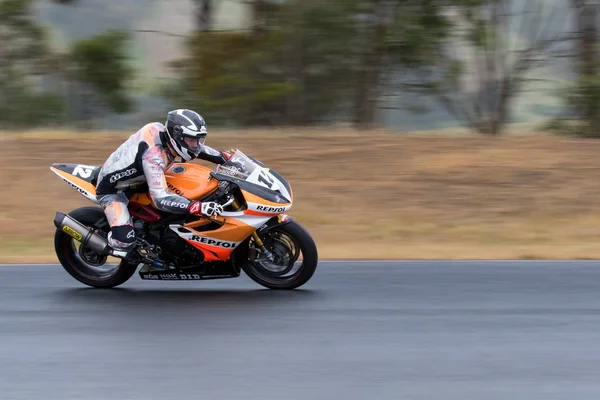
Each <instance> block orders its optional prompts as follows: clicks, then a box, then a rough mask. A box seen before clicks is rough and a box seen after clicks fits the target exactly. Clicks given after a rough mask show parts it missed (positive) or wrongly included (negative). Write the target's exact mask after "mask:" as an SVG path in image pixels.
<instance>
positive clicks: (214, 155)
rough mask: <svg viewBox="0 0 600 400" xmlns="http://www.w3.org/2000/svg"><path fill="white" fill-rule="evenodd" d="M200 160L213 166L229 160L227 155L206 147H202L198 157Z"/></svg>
mask: <svg viewBox="0 0 600 400" xmlns="http://www.w3.org/2000/svg"><path fill="white" fill-rule="evenodd" d="M198 158H199V159H200V160H206V161H210V162H212V163H215V164H225V163H226V162H227V160H228V159H229V153H227V152H224V151H223V152H221V151H218V150H215V149H213V148H212V147H209V146H207V145H203V146H202V151H201V152H200V154H199V155H198Z"/></svg>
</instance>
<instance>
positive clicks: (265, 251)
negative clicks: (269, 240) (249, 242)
mask: <svg viewBox="0 0 600 400" xmlns="http://www.w3.org/2000/svg"><path fill="white" fill-rule="evenodd" d="M252 238H253V239H254V241H255V242H256V245H257V246H258V247H259V248H260V250H261V251H262V255H263V256H264V257H265V258H266V259H267V260H269V261H273V259H274V257H273V253H271V252H270V251H269V249H267V248H266V247H265V244H264V243H263V241H262V240H260V237H259V236H258V233H256V231H254V232H252Z"/></svg>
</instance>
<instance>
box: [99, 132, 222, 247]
mask: <svg viewBox="0 0 600 400" xmlns="http://www.w3.org/2000/svg"><path fill="white" fill-rule="evenodd" d="M165 130H166V128H165V126H164V125H163V124H161V123H159V122H153V123H149V124H147V125H145V126H143V127H142V128H141V129H140V130H139V131H137V132H136V133H134V134H133V135H131V136H130V137H129V139H127V141H125V142H124V143H123V144H121V145H120V146H119V147H118V148H117V149H116V150H115V151H114V152H113V153H112V154H111V155H110V157H109V158H108V159H107V160H106V162H105V163H104V165H103V166H102V169H101V170H100V173H99V176H98V182H97V184H96V197H97V199H98V203H99V204H100V206H101V207H103V208H104V213H105V214H106V218H107V219H108V223H109V225H110V226H111V231H110V233H109V235H108V241H109V244H110V245H111V247H113V248H115V249H117V250H124V251H128V250H129V249H131V248H132V247H133V246H134V244H135V232H134V229H133V224H132V220H131V216H130V214H129V211H128V210H127V204H128V203H129V199H130V197H131V195H132V194H134V193H136V192H138V191H139V188H140V187H143V186H142V185H143V184H144V183H146V184H147V185H148V191H149V194H150V197H151V198H152V201H153V202H154V204H155V205H156V207H157V208H159V209H160V210H162V211H166V212H170V213H179V214H184V213H187V212H188V206H189V205H190V203H191V200H188V199H186V198H185V197H183V196H179V195H177V194H174V193H172V192H169V190H168V187H167V182H166V179H165V174H164V172H165V171H166V170H167V169H168V168H169V167H170V166H171V164H172V163H173V161H174V157H173V155H172V154H171V151H170V150H169V148H168V147H167V146H166V144H165V145H163V143H168V142H167V139H166V137H165V136H164V131H165ZM198 158H199V159H202V160H207V161H210V162H213V163H216V164H223V163H225V162H226V161H227V158H226V157H225V153H221V152H219V151H217V150H215V149H212V148H210V147H208V146H206V145H203V147H202V151H201V153H200V155H199V156H198Z"/></svg>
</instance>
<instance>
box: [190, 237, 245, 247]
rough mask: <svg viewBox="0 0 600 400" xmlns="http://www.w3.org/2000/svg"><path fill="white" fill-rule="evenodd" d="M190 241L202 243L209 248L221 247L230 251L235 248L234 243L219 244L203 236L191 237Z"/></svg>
mask: <svg viewBox="0 0 600 400" xmlns="http://www.w3.org/2000/svg"><path fill="white" fill-rule="evenodd" d="M191 239H192V240H193V241H194V242H198V243H204V244H207V245H209V246H216V247H223V248H225V249H232V248H234V247H235V246H237V244H236V243H229V242H221V241H220V240H215V239H211V238H207V237H205V236H198V235H192V238H191Z"/></svg>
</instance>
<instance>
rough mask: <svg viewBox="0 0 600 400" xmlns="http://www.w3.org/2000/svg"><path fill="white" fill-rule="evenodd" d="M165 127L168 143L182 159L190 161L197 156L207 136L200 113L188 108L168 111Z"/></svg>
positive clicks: (204, 123)
mask: <svg viewBox="0 0 600 400" xmlns="http://www.w3.org/2000/svg"><path fill="white" fill-rule="evenodd" d="M165 128H166V134H167V135H166V136H167V139H168V141H169V144H170V145H171V147H173V149H174V150H175V151H176V152H177V154H178V155H179V156H180V157H181V158H182V159H184V160H185V161H190V160H193V159H194V158H197V157H198V155H199V154H200V152H201V151H202V147H203V145H204V142H205V141H206V136H208V131H207V129H206V122H205V121H204V118H202V116H201V115H200V114H198V113H197V112H195V111H192V110H188V109H177V110H172V111H169V113H168V114H167V121H166V123H165Z"/></svg>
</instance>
